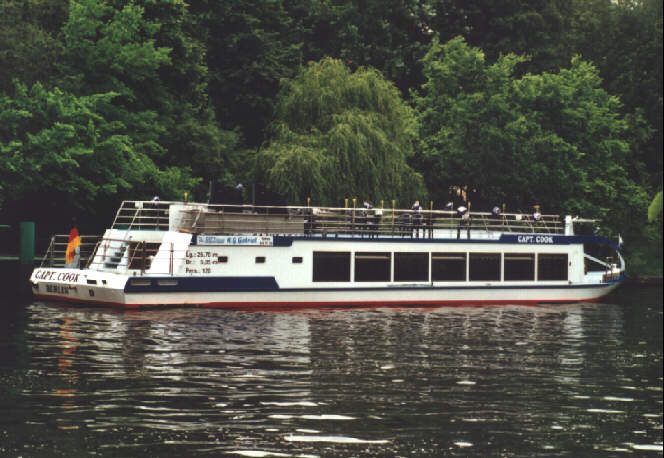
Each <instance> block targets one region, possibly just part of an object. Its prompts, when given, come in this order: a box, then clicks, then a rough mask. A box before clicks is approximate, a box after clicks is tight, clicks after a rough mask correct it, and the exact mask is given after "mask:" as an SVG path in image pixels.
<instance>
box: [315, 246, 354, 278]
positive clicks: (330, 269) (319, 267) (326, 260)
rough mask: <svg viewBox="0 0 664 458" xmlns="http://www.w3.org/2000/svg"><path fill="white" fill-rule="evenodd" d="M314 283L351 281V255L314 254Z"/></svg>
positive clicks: (343, 253) (333, 253)
mask: <svg viewBox="0 0 664 458" xmlns="http://www.w3.org/2000/svg"><path fill="white" fill-rule="evenodd" d="M313 269H314V270H313V280H314V281H350V253H345V252H340V251H334V252H324V251H321V252H314V266H313Z"/></svg>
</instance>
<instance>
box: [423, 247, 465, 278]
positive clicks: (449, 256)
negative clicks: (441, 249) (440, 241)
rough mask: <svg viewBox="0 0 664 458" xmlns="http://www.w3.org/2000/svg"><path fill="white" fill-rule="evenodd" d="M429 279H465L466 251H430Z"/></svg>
mask: <svg viewBox="0 0 664 458" xmlns="http://www.w3.org/2000/svg"><path fill="white" fill-rule="evenodd" d="M431 280H433V281H466V253H432V254H431Z"/></svg>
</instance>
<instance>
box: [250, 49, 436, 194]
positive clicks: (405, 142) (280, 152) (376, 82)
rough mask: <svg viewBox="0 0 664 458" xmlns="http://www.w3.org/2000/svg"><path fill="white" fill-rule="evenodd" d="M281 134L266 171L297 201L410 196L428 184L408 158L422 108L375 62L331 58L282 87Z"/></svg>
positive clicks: (264, 162)
mask: <svg viewBox="0 0 664 458" xmlns="http://www.w3.org/2000/svg"><path fill="white" fill-rule="evenodd" d="M279 94H280V95H279V98H278V101H277V107H276V113H275V121H274V123H273V125H272V127H271V128H272V129H273V130H274V134H273V136H272V140H271V141H270V142H269V144H268V145H267V146H266V147H265V148H264V149H263V150H261V152H260V154H259V155H258V158H257V169H258V171H259V173H260V175H259V176H260V177H264V178H265V181H266V182H267V184H268V185H269V186H270V187H271V188H272V189H274V190H276V191H278V192H280V193H282V194H283V195H285V196H286V197H288V198H289V199H290V200H291V201H296V202H297V201H299V202H302V201H304V200H305V199H306V197H311V198H313V199H314V201H315V202H320V203H324V204H328V205H336V204H338V202H340V201H343V199H344V197H355V198H359V199H369V200H372V201H375V202H377V201H379V200H386V201H388V202H389V201H391V200H397V201H401V203H402V204H407V203H408V202H409V201H410V200H411V199H413V198H415V197H420V196H423V195H424V193H425V191H424V187H423V185H422V178H421V176H420V175H419V174H418V173H416V172H415V171H414V170H412V169H411V168H410V167H409V166H408V164H407V162H406V161H407V159H408V158H409V157H410V156H412V153H413V145H414V141H415V138H416V130H415V116H414V115H413V112H412V109H411V108H410V107H409V106H408V105H406V103H405V102H404V101H403V100H402V99H401V97H400V95H399V92H398V91H397V90H396V88H395V87H394V86H393V85H392V84H391V83H390V82H388V81H387V80H385V78H383V76H382V75H381V74H380V73H379V72H377V71H376V70H373V69H364V68H362V69H359V70H357V71H356V72H351V71H350V70H349V69H348V67H346V66H345V65H344V64H343V63H342V62H341V61H339V60H333V59H323V60H322V61H321V62H320V63H316V64H313V65H311V66H310V67H309V68H306V69H304V70H303V71H302V72H301V73H300V74H299V75H298V76H297V78H295V79H294V80H292V81H290V82H288V83H286V84H285V85H284V87H283V88H282V90H281V91H280V93H279Z"/></svg>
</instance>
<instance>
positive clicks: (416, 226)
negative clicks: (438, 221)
mask: <svg viewBox="0 0 664 458" xmlns="http://www.w3.org/2000/svg"><path fill="white" fill-rule="evenodd" d="M410 209H411V210H412V211H413V212H414V213H415V214H414V215H413V233H414V234H415V237H417V238H420V226H421V225H422V216H423V215H422V206H421V205H420V201H419V200H416V201H415V203H414V204H413V206H412V207H410ZM422 236H424V233H422Z"/></svg>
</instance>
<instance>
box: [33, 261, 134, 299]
mask: <svg viewBox="0 0 664 458" xmlns="http://www.w3.org/2000/svg"><path fill="white" fill-rule="evenodd" d="M127 278H128V277H127V275H120V274H116V273H109V272H99V271H94V270H79V269H66V268H52V267H38V268H36V269H35V270H34V271H33V272H32V275H31V276H30V284H31V286H32V293H33V296H34V297H35V298H37V299H42V300H52V301H65V302H80V303H83V302H84V303H93V304H95V303H96V304H103V305H120V306H121V305H123V304H124V286H125V284H126V283H127Z"/></svg>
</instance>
